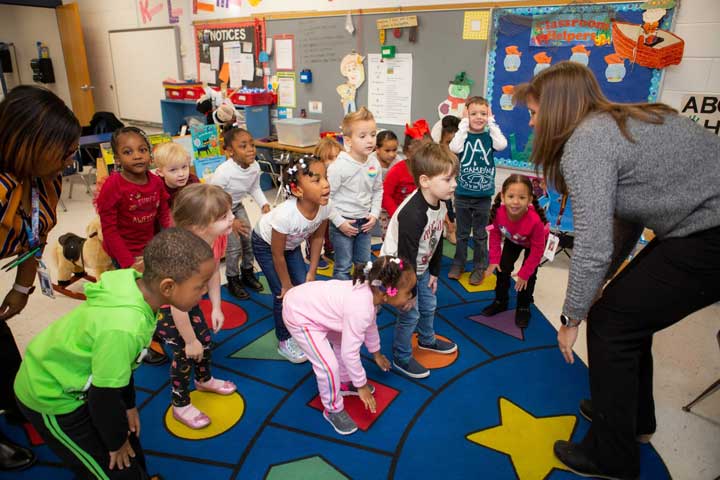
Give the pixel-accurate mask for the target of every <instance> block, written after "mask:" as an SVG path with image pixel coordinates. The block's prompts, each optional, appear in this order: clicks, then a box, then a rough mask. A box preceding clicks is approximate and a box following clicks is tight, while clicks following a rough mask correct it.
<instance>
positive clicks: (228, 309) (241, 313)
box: [200, 300, 248, 330]
mask: <svg viewBox="0 0 720 480" xmlns="http://www.w3.org/2000/svg"><path fill="white" fill-rule="evenodd" d="M220 308H222V312H223V314H224V315H225V323H224V324H223V327H222V330H232V329H233V328H237V327H239V326H241V325H244V324H245V322H247V318H248V317H247V313H245V310H243V309H242V308H240V307H238V306H237V305H235V304H234V303H230V302H226V301H225V300H223V301H222V304H221V306H220ZM200 310H202V312H203V315H204V316H205V322H207V324H208V326H209V327H210V328H212V317H211V316H210V314H211V313H212V304H211V303H210V300H200Z"/></svg>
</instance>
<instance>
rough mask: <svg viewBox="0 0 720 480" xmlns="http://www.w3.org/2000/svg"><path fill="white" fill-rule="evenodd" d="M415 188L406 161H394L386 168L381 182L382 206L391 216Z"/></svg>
mask: <svg viewBox="0 0 720 480" xmlns="http://www.w3.org/2000/svg"><path fill="white" fill-rule="evenodd" d="M416 188H417V186H416V185H415V180H413V177H412V175H411V174H410V170H409V169H408V166H407V162H406V161H404V160H403V161H402V162H398V163H396V164H395V165H394V166H393V167H392V168H391V169H390V170H388V173H387V175H386V176H385V182H383V198H382V208H384V209H385V210H386V211H387V212H388V215H389V216H390V217H392V216H393V214H394V213H395V210H397V208H398V207H399V206H400V204H401V203H402V202H403V200H405V198H406V197H407V196H408V195H410V194H411V193H412V192H414V191H415V189H416Z"/></svg>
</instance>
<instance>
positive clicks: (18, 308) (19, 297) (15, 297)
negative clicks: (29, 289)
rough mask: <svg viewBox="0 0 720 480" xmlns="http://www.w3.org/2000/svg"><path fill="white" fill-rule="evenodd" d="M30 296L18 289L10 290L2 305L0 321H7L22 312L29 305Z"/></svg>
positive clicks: (0, 306)
mask: <svg viewBox="0 0 720 480" xmlns="http://www.w3.org/2000/svg"><path fill="white" fill-rule="evenodd" d="M27 301H28V296H27V295H26V294H24V293H20V292H18V291H17V290H10V291H9V292H8V294H7V295H5V300H3V302H2V305H0V321H3V322H4V321H6V320H9V319H11V318H12V317H14V316H15V315H17V314H18V313H20V312H22V310H23V308H25V305H27Z"/></svg>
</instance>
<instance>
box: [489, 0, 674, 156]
mask: <svg viewBox="0 0 720 480" xmlns="http://www.w3.org/2000/svg"><path fill="white" fill-rule="evenodd" d="M642 12H643V10H642V9H641V8H640V4H639V3H611V4H602V5H565V6H552V7H518V8H499V9H494V10H493V16H492V22H493V23H492V25H493V46H492V49H491V50H490V51H489V53H488V71H487V87H486V97H487V99H488V101H489V102H490V104H491V106H492V111H493V114H494V115H495V118H496V120H497V122H498V124H499V125H500V127H501V128H502V130H503V133H504V134H505V136H506V137H507V138H508V148H507V149H505V150H504V151H502V152H496V153H495V164H496V165H497V166H500V167H508V168H514V169H520V170H534V168H535V167H534V165H533V164H532V163H530V162H529V157H530V151H531V150H530V147H529V145H528V144H531V142H532V132H531V129H530V127H529V126H528V125H527V122H528V120H529V117H528V116H527V114H526V113H525V110H524V109H522V108H520V109H517V108H516V109H514V110H520V111H522V112H523V113H522V114H520V113H519V112H513V111H510V112H508V111H505V110H502V108H501V107H500V98H501V95H502V93H501V89H500V88H498V89H497V91H496V88H495V85H496V84H498V85H508V84H512V85H518V84H520V83H524V82H527V81H529V80H530V79H531V78H532V75H533V73H532V72H528V71H527V68H528V67H527V66H526V67H525V68H520V69H518V70H517V71H516V72H514V74H513V75H508V74H507V72H506V71H505V69H504V66H503V62H504V60H505V57H506V53H505V49H504V48H505V44H506V43H507V41H508V39H509V38H510V37H509V36H508V35H506V34H505V33H504V32H503V31H502V28H500V26H501V22H502V21H503V20H504V19H503V17H506V16H508V15H513V16H523V17H530V18H528V21H527V22H523V23H527V25H514V26H513V29H514V30H515V31H514V32H513V35H512V39H513V40H512V41H513V42H514V43H517V44H518V45H519V46H520V48H521V49H522V53H523V54H524V55H523V57H525V58H523V57H521V58H523V61H524V62H525V63H526V65H530V64H531V63H534V62H532V52H533V51H536V52H539V51H541V50H542V47H531V46H530V45H529V40H530V33H531V24H532V17H533V16H536V15H552V14H590V13H608V14H609V15H610V16H611V18H617V19H619V20H623V21H630V22H633V23H639V24H642ZM674 13H675V9H674V8H673V9H669V10H668V11H667V14H666V15H665V17H664V18H663V21H662V23H661V26H660V28H662V29H663V30H670V26H671V24H672V19H673V15H674ZM545 49H546V50H549V51H552V52H554V54H555V55H554V56H555V57H556V58H553V60H557V61H560V60H566V59H568V58H569V51H570V47H569V46H566V47H554V46H548V47H545ZM592 49H593V50H594V52H591V55H590V59H591V60H592V61H591V62H590V64H589V65H588V66H589V67H590V68H591V69H592V70H593V71H594V72H595V74H596V76H597V78H598V80H599V81H600V86H601V88H602V89H603V92H604V93H605V94H606V95H607V96H608V98H610V100H612V101H617V102H644V101H647V102H655V101H657V98H658V90H659V88H660V81H661V78H662V70H660V69H651V68H647V67H641V66H639V65H637V64H631V63H630V62H629V61H627V60H626V61H625V63H624V66H625V67H626V69H627V72H628V73H627V78H625V79H624V81H623V82H621V83H624V85H622V87H621V89H620V90H619V89H618V85H619V84H617V83H615V84H612V85H611V84H609V83H608V82H607V81H605V73H604V71H603V72H601V71H598V68H600V67H599V66H598V60H597V57H598V56H600V55H602V56H603V57H604V56H605V55H606V54H610V53H614V48H613V47H612V45H606V46H603V47H592ZM498 50H500V51H499V52H498ZM592 53H595V57H593V56H592ZM600 60H601V61H603V60H602V58H600ZM553 63H556V62H553ZM497 65H499V67H500V68H498V69H496V68H495V67H496V66H497ZM510 79H512V80H510Z"/></svg>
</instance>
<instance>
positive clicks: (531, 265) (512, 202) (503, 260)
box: [482, 175, 548, 328]
mask: <svg viewBox="0 0 720 480" xmlns="http://www.w3.org/2000/svg"><path fill="white" fill-rule="evenodd" d="M532 192H533V188H532V183H531V182H530V179H529V178H527V177H526V176H524V175H510V176H509V177H508V178H507V179H506V180H505V182H504V183H503V186H502V190H501V192H500V193H498V194H497V195H496V197H495V201H494V202H493V205H492V208H491V209H490V224H489V225H488V227H487V230H488V231H489V232H490V249H489V250H490V252H489V253H490V265H489V266H488V268H487V270H486V271H485V275H486V276H487V275H490V274H492V273H493V272H494V271H495V270H497V285H496V286H495V300H494V301H493V303H491V304H490V305H488V306H487V307H485V309H484V310H483V311H482V314H483V315H486V316H492V315H496V314H498V313H500V312H502V311H505V310H507V308H508V290H509V288H510V274H511V273H512V270H513V267H514V266H515V261H516V260H517V259H518V257H519V256H520V253H521V252H523V251H524V252H525V256H524V259H523V264H522V267H521V268H520V271H519V272H518V279H517V281H516V282H515V290H516V291H517V292H518V295H517V307H516V309H515V324H516V325H517V326H518V327H520V328H526V327H527V326H528V324H529V322H530V304H531V303H532V302H533V292H534V290H535V281H536V279H537V269H538V266H539V265H540V260H541V259H542V256H543V251H544V249H545V242H546V241H547V237H548V226H547V220H546V219H545V213H544V211H543V210H542V209H541V208H540V207H539V206H538V204H537V200H536V199H535V198H534V197H533V193H532ZM503 239H504V242H503Z"/></svg>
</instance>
